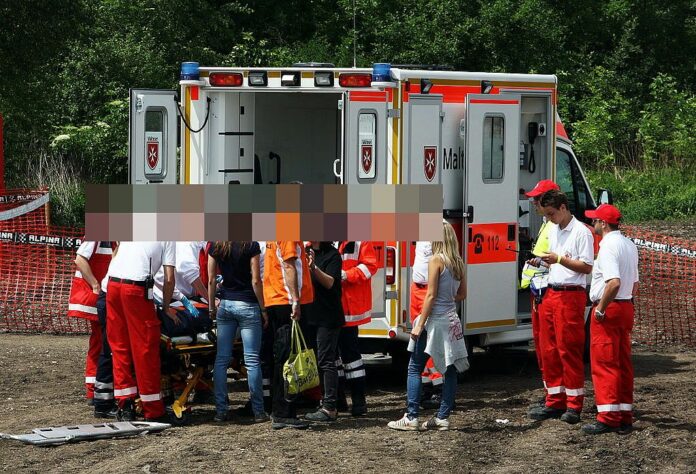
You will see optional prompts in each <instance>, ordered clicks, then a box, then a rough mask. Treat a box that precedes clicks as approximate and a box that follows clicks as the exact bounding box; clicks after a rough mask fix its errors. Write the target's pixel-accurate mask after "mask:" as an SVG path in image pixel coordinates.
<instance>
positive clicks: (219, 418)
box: [213, 412, 230, 423]
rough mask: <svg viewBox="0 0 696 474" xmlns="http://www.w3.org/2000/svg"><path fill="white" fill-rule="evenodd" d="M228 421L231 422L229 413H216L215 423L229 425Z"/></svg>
mask: <svg viewBox="0 0 696 474" xmlns="http://www.w3.org/2000/svg"><path fill="white" fill-rule="evenodd" d="M228 421H230V414H229V412H224V413H215V417H214V418H213V422H214V423H227V422H228Z"/></svg>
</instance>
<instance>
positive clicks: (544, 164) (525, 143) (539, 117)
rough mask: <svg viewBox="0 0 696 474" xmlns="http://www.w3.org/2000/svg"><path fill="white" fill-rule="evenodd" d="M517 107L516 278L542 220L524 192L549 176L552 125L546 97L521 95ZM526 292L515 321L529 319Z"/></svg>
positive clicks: (519, 300)
mask: <svg viewBox="0 0 696 474" xmlns="http://www.w3.org/2000/svg"><path fill="white" fill-rule="evenodd" d="M520 110H521V113H520V132H519V133H520V134H519V139H520V144H519V160H520V163H519V191H518V192H519V199H518V205H519V221H518V224H519V230H518V239H519V240H518V242H519V253H518V271H517V275H518V278H519V275H520V274H521V272H522V268H523V266H524V264H525V261H526V260H527V259H529V258H532V254H531V251H532V246H533V242H534V240H535V239H536V236H537V234H538V232H539V229H540V228H541V224H542V222H543V221H542V217H541V216H540V215H538V214H537V213H536V211H535V209H534V205H533V203H532V202H531V201H530V200H529V198H527V196H525V194H524V193H525V192H526V191H529V190H531V189H532V188H534V186H535V185H536V183H537V182H538V181H539V180H540V179H542V177H543V176H549V175H550V173H551V170H550V169H549V168H550V157H549V152H551V150H552V148H551V146H553V145H554V144H552V143H549V138H550V137H553V135H552V134H551V133H547V132H550V131H551V130H549V127H550V126H553V121H550V120H548V117H549V116H550V115H551V114H550V103H549V100H548V98H546V97H533V96H531V97H530V96H524V95H523V96H522V98H521V107H520ZM540 130H541V133H540ZM529 294H530V290H529V289H528V288H527V289H525V290H520V291H518V295H517V313H518V323H524V322H526V321H525V316H523V315H526V314H530V316H528V317H530V318H531V300H530V297H529ZM530 322H531V320H530Z"/></svg>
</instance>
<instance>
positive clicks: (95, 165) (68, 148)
mask: <svg viewBox="0 0 696 474" xmlns="http://www.w3.org/2000/svg"><path fill="white" fill-rule="evenodd" d="M51 148H52V150H53V151H54V153H55V154H57V155H58V156H60V157H61V161H62V162H65V163H71V164H72V166H73V167H74V168H75V169H77V170H78V171H80V173H81V175H82V177H83V180H84V181H85V182H87V183H125V182H127V180H128V101H126V100H115V101H112V102H109V103H108V104H106V105H105V106H104V113H103V115H102V117H101V118H100V119H99V120H97V121H95V122H94V123H92V124H89V125H83V126H80V127H77V126H74V125H66V126H62V127H59V128H58V134H56V135H55V136H54V137H53V141H52V142H51Z"/></svg>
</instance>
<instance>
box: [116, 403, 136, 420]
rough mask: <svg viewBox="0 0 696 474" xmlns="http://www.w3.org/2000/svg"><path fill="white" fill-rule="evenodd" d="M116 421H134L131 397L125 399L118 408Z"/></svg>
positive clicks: (133, 407) (133, 404)
mask: <svg viewBox="0 0 696 474" xmlns="http://www.w3.org/2000/svg"><path fill="white" fill-rule="evenodd" d="M116 419H117V420H118V421H135V403H134V401H133V399H132V398H129V399H128V400H125V401H124V402H123V405H121V407H119V409H118V415H117V416H116Z"/></svg>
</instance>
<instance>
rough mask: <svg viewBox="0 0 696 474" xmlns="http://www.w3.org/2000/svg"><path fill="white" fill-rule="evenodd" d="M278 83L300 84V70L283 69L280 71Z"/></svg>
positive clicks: (287, 84) (285, 84)
mask: <svg viewBox="0 0 696 474" xmlns="http://www.w3.org/2000/svg"><path fill="white" fill-rule="evenodd" d="M280 85H281V86H283V87H285V86H299V85H300V71H283V72H281V73H280Z"/></svg>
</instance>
